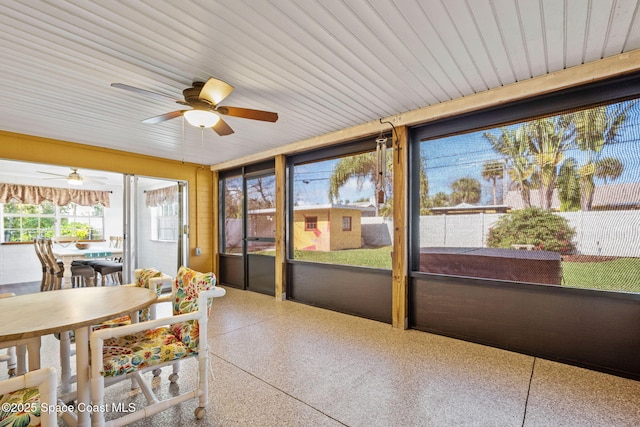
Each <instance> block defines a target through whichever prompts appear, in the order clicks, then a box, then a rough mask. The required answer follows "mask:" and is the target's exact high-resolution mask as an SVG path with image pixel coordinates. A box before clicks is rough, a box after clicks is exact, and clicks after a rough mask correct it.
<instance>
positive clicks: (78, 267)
mask: <svg viewBox="0 0 640 427" xmlns="http://www.w3.org/2000/svg"><path fill="white" fill-rule="evenodd" d="M52 244H53V242H52V240H51V239H48V238H40V237H39V238H36V239H35V240H34V247H35V250H36V255H37V256H38V259H39V260H40V262H41V264H42V272H43V278H42V282H41V284H40V290H41V291H52V290H54V289H60V288H61V286H62V279H63V277H64V266H63V264H62V262H61V261H58V260H56V258H55V256H54V255H53V249H52ZM94 276H95V271H94V270H93V268H91V267H90V266H88V265H85V264H82V263H76V262H74V263H72V265H71V278H72V283H73V285H74V286H75V287H78V286H93V285H94Z"/></svg>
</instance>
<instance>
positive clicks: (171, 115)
mask: <svg viewBox="0 0 640 427" xmlns="http://www.w3.org/2000/svg"><path fill="white" fill-rule="evenodd" d="M185 111H188V110H178V111H172V112H170V113H165V114H161V115H159V116H154V117H149V118H148V119H144V120H143V121H142V123H151V124H156V123H162V122H164V121H167V120H171V119H175V118H176V117H180V116H181V115H182V114H183V113H184V112H185Z"/></svg>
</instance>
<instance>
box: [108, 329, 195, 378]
mask: <svg viewBox="0 0 640 427" xmlns="http://www.w3.org/2000/svg"><path fill="white" fill-rule="evenodd" d="M191 355H193V354H192V352H191V351H190V350H189V349H188V348H187V346H185V345H184V344H183V343H182V342H181V341H180V340H179V339H178V338H176V336H175V335H173V334H172V333H171V330H170V329H169V328H167V327H162V328H156V329H149V330H146V331H142V332H138V333H136V334H131V335H124V336H121V337H114V338H108V339H106V340H105V341H104V348H103V357H104V365H103V369H102V375H104V376H106V377H111V376H116V375H124V374H127V373H129V372H134V371H136V370H138V369H141V368H145V367H147V366H152V365H157V364H159V363H163V362H170V361H172V360H178V359H183V358H185V357H188V356H191Z"/></svg>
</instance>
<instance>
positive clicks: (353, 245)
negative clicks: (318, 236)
mask: <svg viewBox="0 0 640 427" xmlns="http://www.w3.org/2000/svg"><path fill="white" fill-rule="evenodd" d="M330 213H331V250H332V251H339V250H341V249H357V248H359V247H361V246H362V239H361V237H362V226H361V224H360V217H361V215H362V214H361V212H360V211H358V210H355V209H339V208H334V209H331V212H330ZM343 216H350V217H351V231H342V217H343Z"/></svg>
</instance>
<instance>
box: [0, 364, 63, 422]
mask: <svg viewBox="0 0 640 427" xmlns="http://www.w3.org/2000/svg"><path fill="white" fill-rule="evenodd" d="M56 387H57V384H56V371H55V369H53V368H42V369H37V370H34V371H31V372H27V373H26V374H24V375H20V376H17V377H13V378H9V379H8V380H4V381H0V425H2V426H7V427H9V426H26V425H30V426H31V425H42V426H43V427H54V426H57V425H58V420H57V414H56V412H55V405H56V403H57V402H56Z"/></svg>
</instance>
